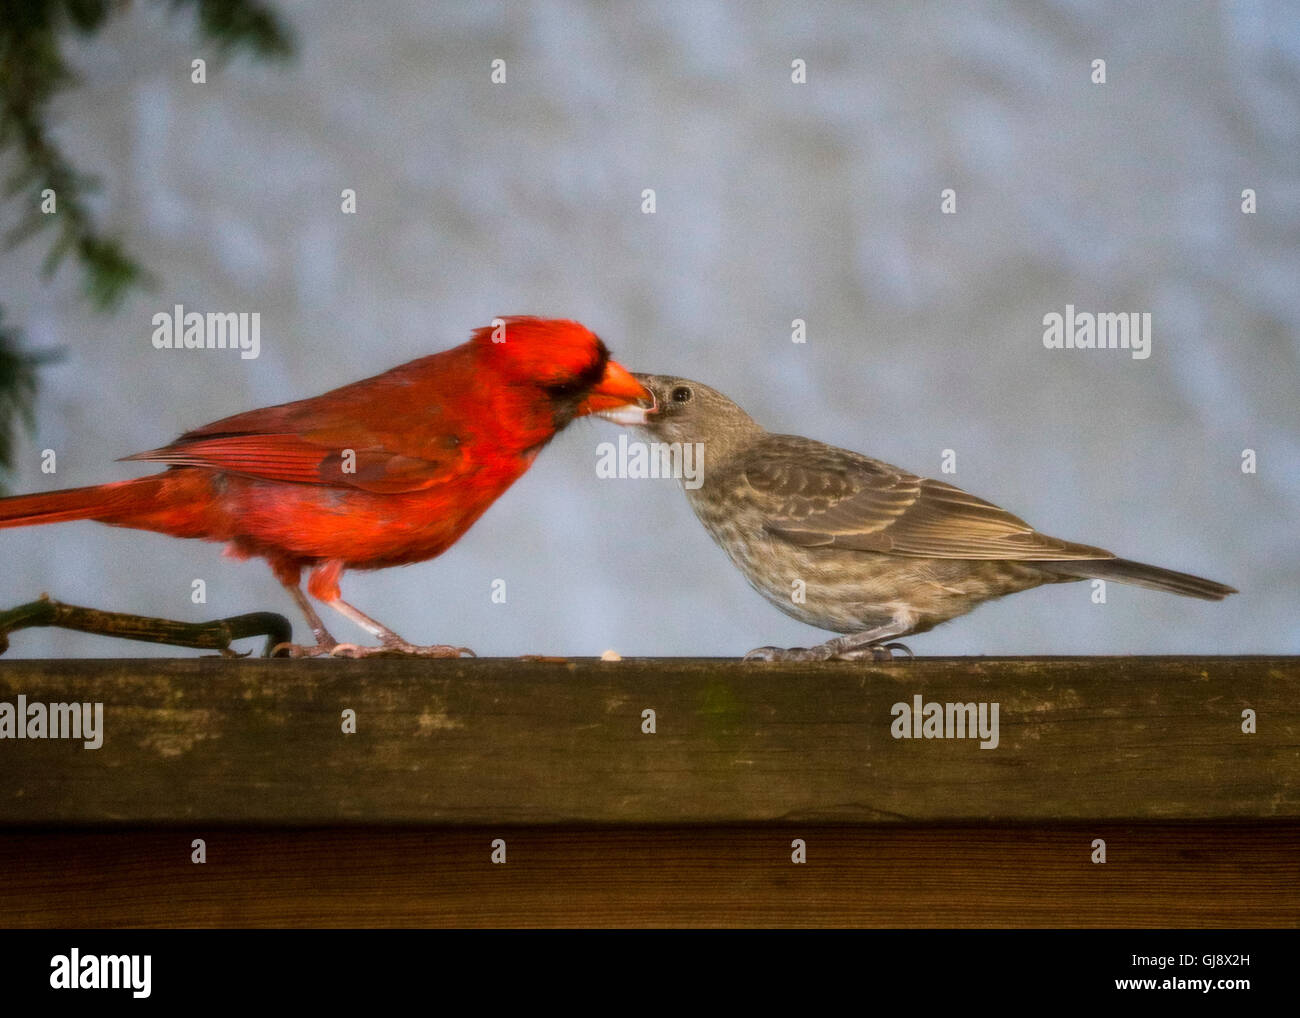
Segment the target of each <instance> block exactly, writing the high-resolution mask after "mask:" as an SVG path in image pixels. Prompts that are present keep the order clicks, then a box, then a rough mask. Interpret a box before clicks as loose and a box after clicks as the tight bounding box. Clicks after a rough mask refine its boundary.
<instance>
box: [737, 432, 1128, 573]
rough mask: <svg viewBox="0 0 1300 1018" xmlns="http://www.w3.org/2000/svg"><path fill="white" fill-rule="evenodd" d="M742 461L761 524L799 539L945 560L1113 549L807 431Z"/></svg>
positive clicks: (1077, 555) (1069, 555) (775, 440)
mask: <svg viewBox="0 0 1300 1018" xmlns="http://www.w3.org/2000/svg"><path fill="white" fill-rule="evenodd" d="M748 460H749V461H748V462H747V463H746V466H745V467H744V470H743V481H744V483H745V484H746V485H747V486H748V489H749V492H748V494H749V497H751V498H752V499H754V500H755V502H756V504H758V505H759V506H760V507H762V509H763V512H764V517H765V519H764V527H765V529H766V530H767V531H768V532H769V533H771V534H774V535H776V536H777V537H780V538H781V539H782V540H785V541H788V542H790V543H791V544H795V545H800V546H802V547H835V548H848V549H852V550H855V551H872V552H886V553H889V554H892V555H908V556H916V557H924V558H953V559H1021V560H1026V561H1032V560H1035V559H1039V560H1048V559H1055V560H1067V559H1096V558H1113V557H1114V556H1113V555H1112V554H1111V553H1110V552H1108V551H1103V550H1102V549H1101V548H1091V547H1088V546H1087V545H1082V544H1072V543H1070V542H1068V541H1061V540H1058V539H1057V538H1053V537H1047V536H1045V535H1044V534H1040V533H1038V531H1036V530H1034V528H1033V527H1031V526H1030V525H1029V524H1027V523H1026V522H1025V521H1024V520H1022V519H1020V518H1019V517H1016V516H1012V515H1011V513H1009V512H1007V511H1006V510H1005V509H999V508H998V507H997V506H995V505H993V504H991V503H989V502H985V501H984V500H983V499H980V498H976V497H975V496H974V495H971V494H968V493H967V492H965V491H962V490H961V489H960V488H955V487H953V486H952V485H951V484H944V483H943V482H942V481H932V480H927V479H926V478H923V477H917V476H916V475H915V474H909V473H907V472H905V471H902V470H899V469H898V468H897V467H891V466H889V465H888V464H886V463H880V462H877V461H876V460H872V459H868V458H867V457H865V456H862V455H859V454H858V453H854V452H849V451H847V450H845V449H836V448H833V447H832V446H828V445H824V444H822V443H820V442H814V441H812V440H811V439H804V438H797V437H795V436H790V435H772V436H769V438H768V440H767V441H766V442H765V443H764V445H763V446H762V447H761V448H760V450H755V453H754V455H752V456H751V457H748Z"/></svg>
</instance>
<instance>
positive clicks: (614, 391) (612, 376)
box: [578, 361, 655, 424]
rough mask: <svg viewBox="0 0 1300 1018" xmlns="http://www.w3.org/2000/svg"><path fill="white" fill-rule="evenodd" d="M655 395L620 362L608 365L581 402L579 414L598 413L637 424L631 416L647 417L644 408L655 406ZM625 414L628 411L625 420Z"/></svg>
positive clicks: (612, 362)
mask: <svg viewBox="0 0 1300 1018" xmlns="http://www.w3.org/2000/svg"><path fill="white" fill-rule="evenodd" d="M654 401H655V398H654V395H653V394H652V393H651V392H650V390H649V389H647V388H646V387H645V386H644V385H642V384H641V383H640V382H638V381H637V380H636V379H635V378H633V377H632V373H631V372H630V371H628V370H627V368H625V367H623V365H621V364H619V363H618V362H617V361H609V362H607V363H606V364H605V373H604V375H602V376H601V379H600V381H599V382H597V383H596V384H595V386H593V387H592V389H591V392H589V393H588V394H587V398H586V399H584V400H583V401H582V402H581V403H579V404H578V413H579V414H580V415H581V414H598V415H599V416H601V417H604V418H606V419H607V420H611V421H617V422H618V423H619V424H635V423H639V420H632V419H630V418H631V417H636V416H638V415H640V416H642V417H643V416H644V414H645V410H644V408H645V407H648V406H653V405H654ZM622 414H628V415H630V416H629V419H624V418H623V417H622V416H618V415H622Z"/></svg>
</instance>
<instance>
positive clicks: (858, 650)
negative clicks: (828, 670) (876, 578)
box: [745, 618, 915, 661]
mask: <svg viewBox="0 0 1300 1018" xmlns="http://www.w3.org/2000/svg"><path fill="white" fill-rule="evenodd" d="M913 625H915V620H914V619H910V618H906V619H903V618H894V619H891V620H890V621H889V622H887V623H885V624H884V625H883V626H876V627H875V628H873V629H866V630H863V631H862V632H861V633H849V634H848V635H846V636H837V637H835V639H833V640H827V641H826V642H825V643H822V644H818V645H817V646H816V647H789V648H781V647H757V648H755V649H754V650H751V651H750V652H749V653H748V654H746V655H745V660H746V661H832V660H834V661H860V660H862V659H864V658H871V659H872V660H873V661H892V660H893V657H894V655H893V650H892V648H894V647H901V648H902V649H903V650H905V651H907V655H908V657H911V656H912V652H911V651H910V650H908V648H907V647H906V646H904V645H903V644H901V643H889V644H886V643H884V641H885V640H888V639H889V638H890V637H891V636H900V635H902V634H903V633H907V632H910V631H911V629H912V626H913Z"/></svg>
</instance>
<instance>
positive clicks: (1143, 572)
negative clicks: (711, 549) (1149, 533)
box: [1034, 558, 1237, 601]
mask: <svg viewBox="0 0 1300 1018" xmlns="http://www.w3.org/2000/svg"><path fill="white" fill-rule="evenodd" d="M1034 565H1036V566H1037V567H1038V568H1040V569H1042V570H1044V571H1045V572H1049V573H1056V574H1058V575H1060V576H1063V577H1065V578H1067V579H1078V580H1115V581H1116V582H1117V583H1132V584H1134V585H1135V586H1138V587H1150V588H1151V589H1152V590H1164V591H1168V592H1169V593H1170V594H1182V595H1183V596H1184V597H1199V598H1201V599H1202V600H1205V601H1222V600H1223V599H1224V598H1225V597H1227V596H1228V595H1229V594H1235V593H1237V591H1236V589H1234V588H1233V587H1229V586H1225V585H1224V584H1222V583H1215V582H1214V581H1213V580H1207V579H1204V578H1203V577H1200V576H1192V575H1191V574H1190V573H1178V572H1174V570H1172V569H1161V568H1160V567H1159V566H1149V565H1145V564H1144V563H1142V562H1132V561H1130V560H1129V559H1126V558H1101V559H1077V560H1074V561H1068V560H1067V561H1060V562H1035V563H1034Z"/></svg>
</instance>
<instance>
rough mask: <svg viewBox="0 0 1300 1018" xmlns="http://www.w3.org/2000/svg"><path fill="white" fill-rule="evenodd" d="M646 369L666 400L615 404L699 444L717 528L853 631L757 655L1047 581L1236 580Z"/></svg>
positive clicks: (621, 418) (704, 503)
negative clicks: (1197, 570) (1084, 530)
mask: <svg viewBox="0 0 1300 1018" xmlns="http://www.w3.org/2000/svg"><path fill="white" fill-rule="evenodd" d="M636 378H637V380H638V381H639V382H641V383H642V384H643V385H644V386H645V387H646V388H647V389H649V390H650V391H651V392H652V393H653V394H654V397H655V404H654V405H653V406H651V407H650V408H649V409H645V408H641V407H625V408H621V409H619V410H615V411H612V412H609V413H607V414H606V415H605V416H607V417H609V418H610V419H612V420H616V421H618V422H619V423H621V424H630V425H633V426H635V427H639V428H640V429H642V430H643V431H645V432H646V433H647V434H648V435H649V436H650V437H651V438H653V439H654V440H656V441H659V442H666V443H674V442H680V443H683V444H685V443H701V444H702V450H703V460H702V462H701V461H698V460H697V461H696V470H698V477H696V478H695V479H694V480H692V481H691V482H690V483H684V487H685V489H686V497H687V499H688V500H689V501H690V503H691V508H692V509H694V510H695V515H696V516H698V517H699V518H700V521H701V522H702V523H703V524H704V526H705V528H706V529H707V530H708V531H709V533H710V534H712V535H713V539H714V540H715V541H717V542H718V544H720V545H721V546H722V548H723V550H724V551H726V553H727V554H728V555H729V556H730V557H731V561H732V562H734V563H735V564H736V566H737V567H738V568H739V569H740V571H741V572H742V573H744V574H745V578H746V579H747V580H749V582H750V585H751V586H753V587H754V589H755V590H757V591H758V592H759V593H760V594H762V595H763V596H764V597H765V598H767V599H768V600H769V601H771V602H772V604H774V605H776V606H777V607H778V608H780V609H781V610H782V611H783V612H785V613H786V614H787V615H792V616H793V617H794V618H796V619H798V620H799V621H800V622H807V623H808V624H809V625H813V626H817V627H819V628H821V629H829V630H831V631H832V632H837V633H843V634H845V635H843V636H840V637H837V638H836V639H833V640H828V641H827V642H826V643H823V644H821V645H820V646H817V647H812V648H808V649H805V648H802V647H795V648H792V649H790V650H782V649H780V648H777V647H760V648H759V649H757V650H752V651H750V652H749V653H748V654H747V655H746V658H747V659H750V660H765V661H775V660H794V661H820V660H826V659H829V658H838V659H854V658H863V657H872V658H882V657H883V658H887V657H889V656H890V649H889V648H890V646H892V645H890V644H888V643H887V641H888V640H890V639H892V638H894V637H897V636H905V635H907V634H909V633H923V632H925V631H926V630H928V629H932V628H933V627H935V626H937V625H939V624H940V623H941V622H947V621H948V620H949V619H951V618H954V617H956V616H958V615H963V614H965V613H966V612H968V611H970V610H971V609H972V608H974V607H975V606H976V605H978V604H980V603H981V602H983V601H987V600H989V599H990V598H994V597H1001V596H1002V595H1003V594H1014V593H1015V592H1017V591H1020V590H1028V589H1029V588H1030V587H1037V586H1038V585H1039V584H1042V583H1061V582H1064V581H1068V580H1082V579H1090V578H1099V579H1105V580H1116V581H1118V582H1120V583H1133V584H1137V585H1139V586H1142V587H1150V588H1152V589H1154V590H1166V591H1169V592H1171V593H1174V594H1182V595H1185V596H1187V597H1199V598H1204V599H1205V600H1209V601H1219V600H1222V599H1223V598H1224V597H1227V596H1228V595H1229V594H1235V593H1236V591H1235V590H1233V588H1231V587H1226V586H1224V585H1223V584H1221V583H1215V582H1213V581H1212V580H1203V579H1201V578H1200V577H1198V576H1189V575H1188V574H1186V573H1176V572H1173V571H1172V570H1169V569H1160V568H1159V567H1157V566H1148V565H1143V564H1142V563H1140V562H1130V561H1129V560H1128V559H1121V558H1116V557H1115V556H1114V555H1112V554H1111V553H1110V552H1108V551H1104V550H1103V549H1101V548H1093V547H1089V546H1088V545H1083V544H1072V543H1071V542H1069V541H1062V540H1059V539H1058V538H1054V537H1047V536H1046V535H1044V534H1040V533H1038V532H1037V531H1036V530H1034V528H1033V527H1031V526H1029V525H1028V524H1027V523H1025V522H1024V521H1023V520H1020V519H1018V518H1016V517H1015V516H1012V515H1011V514H1010V513H1008V512H1006V511H1005V510H1003V509H999V508H998V507H997V506H995V505H991V504H989V503H988V502H985V501H983V500H982V499H978V498H976V497H975V496H973V495H968V494H967V493H966V492H964V491H962V490H961V489H960V488H954V487H953V486H952V485H950V484H944V483H943V482H941V481H932V480H927V479H926V478H923V477H917V476H916V475H915V474H909V473H907V472H906V471H904V470H900V469H898V468H897V467H891V466H890V465H889V464H887V463H881V462H879V461H878V460H873V459H868V458H867V457H866V456H862V455H859V454H858V453H855V452H849V451H848V450H847V449H836V448H834V447H833V446H829V445H825V444H824V443H822V442H815V441H813V440H812V439H810V438H800V437H798V436H797V435H773V434H770V433H768V432H767V431H764V430H763V428H762V426H761V425H759V424H758V423H756V422H755V421H754V420H753V419H752V418H751V417H750V416H749V415H748V414H746V413H745V411H743V410H742V409H741V408H740V407H738V406H736V404H735V403H733V402H731V400H729V399H727V397H726V396H723V395H722V394H721V393H719V392H717V391H715V390H713V389H710V388H709V387H708V386H705V385H701V384H700V383H699V382H692V381H690V380H688V379H685V378H672V377H668V376H665V375H640V374H639V375H636ZM899 646H901V645H899ZM904 649H905V648H904Z"/></svg>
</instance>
